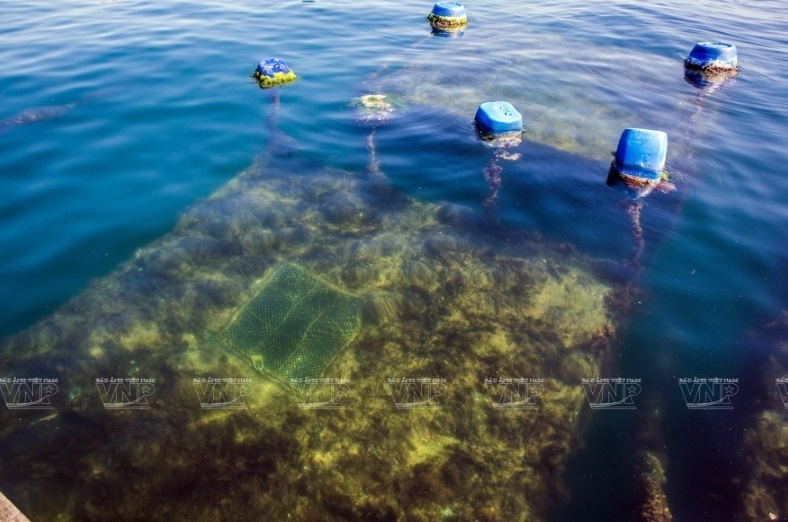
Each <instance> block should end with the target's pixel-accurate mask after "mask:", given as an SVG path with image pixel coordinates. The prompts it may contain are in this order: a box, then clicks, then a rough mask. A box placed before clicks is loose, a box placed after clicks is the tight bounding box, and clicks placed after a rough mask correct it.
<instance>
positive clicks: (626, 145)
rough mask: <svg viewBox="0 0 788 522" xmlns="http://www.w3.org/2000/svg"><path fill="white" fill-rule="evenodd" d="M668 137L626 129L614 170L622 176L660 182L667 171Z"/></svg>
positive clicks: (655, 132)
mask: <svg viewBox="0 0 788 522" xmlns="http://www.w3.org/2000/svg"><path fill="white" fill-rule="evenodd" d="M667 154H668V135H667V134H665V133H664V132H662V131H657V130H649V129H624V132H622V133H621V138H620V139H619V140H618V148H617V149H616V159H615V160H614V161H613V168H614V169H615V170H616V171H617V172H618V173H620V174H623V175H625V176H632V177H635V178H641V179H646V180H659V179H660V177H661V176H662V171H663V170H664V169H665V158H666V157H667Z"/></svg>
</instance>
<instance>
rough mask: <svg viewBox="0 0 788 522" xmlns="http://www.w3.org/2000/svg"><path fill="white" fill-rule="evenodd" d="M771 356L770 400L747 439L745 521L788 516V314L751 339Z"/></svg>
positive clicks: (766, 382)
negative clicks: (766, 348) (764, 348)
mask: <svg viewBox="0 0 788 522" xmlns="http://www.w3.org/2000/svg"><path fill="white" fill-rule="evenodd" d="M751 341H752V342H753V344H755V345H756V346H759V345H760V346H766V347H768V353H771V354H772V355H771V356H770V357H769V360H768V362H767V364H766V366H765V367H764V368H763V383H762V385H763V389H764V390H765V394H764V395H765V397H766V399H767V401H766V402H765V403H764V406H765V407H764V408H763V410H761V411H760V412H758V413H757V414H756V415H754V419H753V422H752V424H753V428H752V429H749V430H747V434H746V436H745V437H744V448H745V449H744V454H745V458H746V463H747V467H748V475H749V476H748V477H747V480H746V481H745V485H744V488H743V502H744V513H743V514H741V517H740V518H741V519H742V520H748V521H749V520H784V519H785V518H786V517H787V516H788V406H787V405H788V312H786V311H785V310H783V311H782V313H781V315H780V316H779V317H778V318H777V319H776V320H775V321H773V322H771V323H770V324H768V325H766V326H765V327H764V328H763V329H762V330H761V331H759V332H757V333H756V334H755V335H754V336H753V338H752V339H751Z"/></svg>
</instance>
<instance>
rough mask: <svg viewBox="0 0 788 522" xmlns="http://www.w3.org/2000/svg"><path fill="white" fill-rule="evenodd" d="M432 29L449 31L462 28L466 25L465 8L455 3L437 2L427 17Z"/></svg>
mask: <svg viewBox="0 0 788 522" xmlns="http://www.w3.org/2000/svg"><path fill="white" fill-rule="evenodd" d="M427 20H429V21H430V24H432V26H433V27H438V28H440V29H451V28H456V27H462V26H464V25H465V24H467V23H468V16H467V15H466V13H465V6H463V5H462V4H460V3H457V2H438V3H437V4H435V5H434V6H433V7H432V11H431V12H430V14H428V15H427Z"/></svg>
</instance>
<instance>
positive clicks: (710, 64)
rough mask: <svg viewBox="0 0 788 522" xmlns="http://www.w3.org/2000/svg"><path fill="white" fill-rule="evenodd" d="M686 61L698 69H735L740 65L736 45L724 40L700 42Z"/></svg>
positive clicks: (687, 64)
mask: <svg viewBox="0 0 788 522" xmlns="http://www.w3.org/2000/svg"><path fill="white" fill-rule="evenodd" d="M684 63H685V65H686V66H687V67H691V68H696V69H707V68H709V69H735V68H736V67H738V56H737V52H736V46H735V45H733V44H729V43H724V42H698V43H696V44H695V47H693V48H692V51H690V54H689V56H688V57H687V59H686V61H685V62H684Z"/></svg>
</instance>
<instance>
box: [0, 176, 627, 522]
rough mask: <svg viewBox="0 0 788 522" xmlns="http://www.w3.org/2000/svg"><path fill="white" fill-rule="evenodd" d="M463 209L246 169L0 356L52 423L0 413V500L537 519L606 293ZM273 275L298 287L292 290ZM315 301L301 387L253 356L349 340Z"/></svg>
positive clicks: (346, 183) (372, 185)
mask: <svg viewBox="0 0 788 522" xmlns="http://www.w3.org/2000/svg"><path fill="white" fill-rule="evenodd" d="M469 213H471V214H472V213H473V211H470V210H462V209H460V210H458V209H455V208H447V207H446V206H444V207H439V206H438V205H434V204H430V203H423V202H417V201H413V200H409V199H407V198H405V197H403V196H401V195H397V194H395V193H393V192H392V191H391V189H390V188H388V187H387V186H384V185H383V184H381V183H380V182H379V181H375V182H370V181H364V180H359V179H355V178H354V177H351V176H349V175H348V174H346V173H343V172H334V171H323V172H319V173H317V174H315V175H299V176H274V175H270V174H266V173H263V172H262V171H261V169H260V168H258V167H253V168H251V169H250V170H249V171H248V172H246V173H244V174H242V175H241V176H239V177H238V178H236V179H235V180H233V181H232V182H230V183H229V184H228V185H227V186H226V187H224V188H223V189H222V190H220V191H219V192H218V193H217V194H216V195H214V196H213V197H211V198H209V199H208V200H206V201H203V202H201V203H199V204H197V205H195V206H194V207H193V208H191V209H189V210H188V211H186V212H185V213H184V215H183V216H182V218H181V220H180V222H179V224H178V225H177V226H176V227H175V229H174V230H173V231H172V232H171V233H169V234H168V235H166V236H164V237H163V238H161V239H160V240H158V241H156V242H154V243H153V244H151V245H149V246H147V247H145V248H142V249H141V250H140V251H139V252H137V253H136V255H135V256H134V257H133V258H132V259H130V260H129V261H128V262H126V263H124V264H123V265H121V266H120V267H119V268H118V269H117V270H116V271H115V272H114V273H113V274H111V275H109V276H107V277H105V278H103V279H101V280H98V281H96V282H94V283H93V284H92V285H91V286H90V287H89V288H88V289H86V290H85V291H84V292H83V293H82V294H81V295H79V296H77V297H75V298H74V299H73V300H72V301H71V302H69V303H67V304H66V305H65V306H63V307H62V308H61V309H60V310H58V311H57V312H56V313H55V314H53V315H52V316H51V317H49V318H47V319H44V320H43V321H41V322H40V323H39V324H37V325H35V326H34V327H33V328H31V329H30V330H28V331H26V332H22V333H20V334H18V335H17V336H15V337H13V338H10V339H8V340H6V341H5V342H4V343H3V344H2V346H0V358H1V359H2V368H3V371H4V372H5V375H7V376H8V377H22V378H33V377H40V378H56V379H57V382H56V386H57V390H59V391H58V394H56V395H52V396H51V397H50V399H51V404H52V409H51V410H47V411H45V412H41V411H37V410H33V411H11V410H4V411H3V412H2V414H1V416H0V423H1V424H0V464H1V465H0V484H2V486H3V490H4V491H5V492H6V494H8V495H9V498H11V499H12V500H14V501H15V502H16V503H17V504H19V505H20V508H22V509H23V511H25V512H26V513H28V514H30V515H31V518H33V519H36V520H56V519H57V520H98V519H107V518H113V519H118V520H139V519H144V518H149V519H156V520H159V519H168V520H174V519H182V520H219V519H224V520H262V519H266V520H284V519H292V520H351V519H374V520H440V519H446V520H449V519H456V520H540V519H542V518H543V517H544V516H545V513H547V511H548V510H549V509H550V507H551V506H552V505H554V503H555V502H556V501H558V500H559V499H560V498H561V495H562V491H563V489H562V485H561V473H562V469H563V466H564V465H565V462H566V458H567V454H568V453H569V451H570V450H571V448H572V447H573V445H574V443H575V439H576V435H577V425H576V419H577V412H578V410H579V409H580V408H581V406H582V404H583V392H582V388H581V386H580V382H579V379H580V378H582V377H592V376H594V375H598V374H599V370H600V364H601V361H600V358H601V356H602V355H601V354H602V352H603V351H604V350H603V348H604V346H603V345H604V344H605V341H606V340H607V339H608V338H609V337H610V336H611V335H612V334H613V332H614V328H613V323H612V321H611V319H610V317H609V314H608V312H607V311H606V307H605V298H606V296H609V294H610V293H611V291H612V290H613V289H612V288H611V287H610V286H609V285H608V284H606V283H603V282H601V281H600V280H598V279H597V278H595V277H594V276H593V275H592V273H591V271H590V270H589V269H588V268H587V265H586V262H585V261H584V260H583V259H579V258H574V257H570V256H569V254H566V253H562V252H563V250H562V249H554V248H552V247H551V246H550V245H545V244H541V243H536V242H533V241H529V240H526V239H524V238H522V237H520V236H518V235H517V234H504V233H503V232H500V236H501V237H498V236H497V235H496V233H494V232H490V231H489V230H488V231H486V232H485V235H482V234H480V230H478V229H476V228H474V225H473V223H475V222H477V220H475V219H473V218H472V216H468V214H469ZM288 266H289V267H297V268H293V269H292V270H291V272H293V273H297V274H308V276H304V277H303V278H302V279H303V280H305V281H307V282H311V283H310V284H309V285H301V286H299V285H296V286H294V287H293V288H292V289H291V290H292V291H291V290H287V289H286V287H287V285H288V284H290V280H289V279H288V278H286V277H284V278H282V279H281V280H280V279H276V278H274V276H273V275H272V274H274V275H276V274H280V275H281V270H282V267H288ZM277 277H278V276H277ZM272 278H274V280H277V281H279V282H278V283H277V284H278V285H279V286H278V287H277V291H278V292H279V294H277V295H278V296H279V297H277V299H280V298H281V299H282V302H283V303H284V302H286V303H287V311H288V312H287V313H285V314H279V315H277V313H278V312H276V311H272V312H270V314H266V313H265V312H261V311H260V310H265V307H264V306H262V305H261V306H260V307H259V309H258V308H255V310H256V311H255V312H254V313H256V314H258V315H257V316H256V317H251V318H250V317H247V318H246V319H245V321H246V322H245V323H243V328H239V329H237V330H232V332H233V337H232V342H228V337H227V332H228V331H230V330H231V329H232V325H234V324H236V322H235V321H237V319H238V317H240V315H239V314H242V312H243V311H244V310H245V308H244V307H245V306H247V305H249V303H256V305H255V306H257V304H260V303H257V302H256V301H254V300H255V299H256V298H257V299H259V298H260V296H266V295H268V294H266V293H265V291H266V290H265V289H266V288H268V289H269V291H270V288H271V287H270V286H266V285H270V281H271V280H272ZM283 288H284V290H283ZM327 289H329V290H330V292H329V290H327ZM318 291H319V292H324V293H326V296H324V297H326V298H325V299H322V298H321V299H313V298H312V297H309V296H314V295H315V294H314V292H318ZM310 292H312V293H310ZM331 292H336V293H339V294H340V295H346V296H352V302H353V303H354V307H353V308H347V310H353V313H357V314H358V323H352V324H353V328H354V329H355V330H354V331H353V332H352V335H350V334H348V335H346V336H344V337H341V338H339V337H338V339H340V341H337V342H338V343H340V344H339V345H337V346H338V348H337V351H336V352H332V353H331V354H330V355H331V356H330V357H325V358H323V359H320V360H319V364H317V366H314V365H313V366H309V365H308V364H301V362H298V363H297V364H294V365H293V366H292V368H310V369H309V371H306V370H303V371H304V372H305V373H304V374H303V375H293V374H292V371H291V372H290V373H286V374H285V373H282V374H276V372H275V371H273V370H271V368H269V367H267V366H266V365H265V364H256V363H260V360H259V359H256V357H258V356H260V357H272V356H275V355H276V353H277V350H278V345H277V342H278V341H277V339H281V338H287V339H288V342H289V343H291V344H290V346H295V347H296V348H297V350H296V349H293V353H296V352H297V355H298V356H299V357H300V356H303V357H309V356H310V352H309V350H303V348H304V346H307V345H306V344H304V343H302V339H306V338H307V337H308V336H313V335H315V333H316V331H317V330H315V329H316V328H324V329H326V330H325V331H334V330H331V329H332V328H343V326H342V324H339V323H338V322H337V321H339V320H338V319H336V318H335V317H334V316H333V315H331V314H330V313H328V309H327V308H326V307H328V306H331V305H329V304H325V303H331V302H333V301H331V299H328V297H330V295H329V294H331ZM331 295H333V294H331ZM346 299H347V300H351V297H348V298H346ZM321 303H323V304H321ZM356 303H358V306H357V307H356ZM283 306H284V305H283ZM275 312H276V313H275ZM250 313H251V312H250ZM260 314H263V315H260ZM292 314H300V315H299V317H300V318H301V320H298V321H294V320H292V319H293V316H292ZM343 320H344V319H343ZM348 324H350V323H348ZM283 325H284V326H283ZM282 328H284V329H286V331H284V330H281V329H282ZM272 332H274V333H272ZM280 334H281V335H283V336H284V337H278V336H279V335H280ZM285 334H286V335H285ZM299 335H302V336H303V337H299ZM246 347H255V348H254V349H246ZM299 350H300V351H299ZM272 354H273V355H272ZM302 362H303V361H302ZM293 371H296V372H297V371H301V370H293ZM502 378H504V379H505V378H510V379H520V381H519V382H535V381H538V382H539V387H538V388H532V389H534V390H535V389H538V392H539V395H538V397H537V399H538V400H537V402H535V403H534V402H531V403H528V405H529V408H528V409H518V407H517V405H518V404H521V403H518V402H516V401H515V402H512V403H511V404H508V406H512V407H499V406H502V405H503V406H507V404H502V403H501V402H500V401H498V402H496V400H498V399H495V400H494V399H493V398H492V394H493V393H498V392H497V391H495V390H498V391H500V390H501V389H504V388H506V387H505V386H504V388H500V389H499V388H495V389H494V388H493V387H491V386H493V385H491V384H490V383H492V382H496V383H498V382H499V381H498V379H502ZM529 379H530V380H531V381H528V380H529ZM500 382H504V381H500ZM118 383H120V384H121V385H122V386H121V388H117V386H116V387H113V384H118ZM6 384H7V386H11V384H8V383H6ZM143 384H145V385H147V387H141V386H142V385H143ZM494 386H499V384H495V385H494ZM8 389H10V388H6V391H7V390H8ZM507 389H508V388H507ZM66 390H68V393H66ZM113 390H114V392H113ZM118 390H120V392H119V391H118ZM124 390H125V391H124ZM140 390H142V391H140ZM135 391H136V392H137V394H136V395H135V394H134V392H135ZM521 391H522V389H521ZM526 391H527V390H526ZM121 392H122V393H121ZM113 393H115V394H114V395H113ZM118 393H121V394H120V395H118ZM123 394H125V395H123ZM506 396H507V395H503V394H499V395H497V396H496V397H499V398H500V397H506ZM522 404H525V403H522ZM496 405H497V406H496ZM113 406H120V407H116V408H114V409H112V407H113ZM530 406H536V407H535V408H531V407H530ZM136 407H139V408H136Z"/></svg>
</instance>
